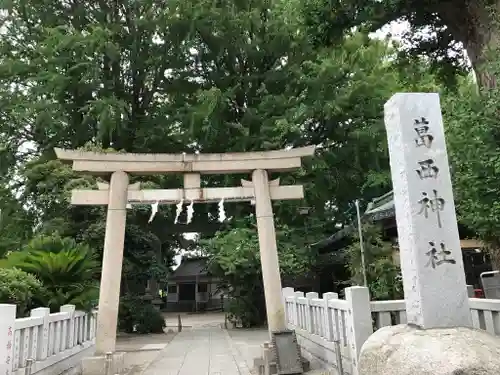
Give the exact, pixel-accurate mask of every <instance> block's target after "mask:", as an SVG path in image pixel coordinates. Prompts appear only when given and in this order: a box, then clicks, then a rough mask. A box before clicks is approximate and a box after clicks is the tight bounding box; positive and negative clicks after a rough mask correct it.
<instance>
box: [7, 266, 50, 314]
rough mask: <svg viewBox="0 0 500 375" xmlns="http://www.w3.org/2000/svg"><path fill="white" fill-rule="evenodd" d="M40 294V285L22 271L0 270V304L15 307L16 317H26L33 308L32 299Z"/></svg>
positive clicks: (34, 278) (31, 276)
mask: <svg viewBox="0 0 500 375" xmlns="http://www.w3.org/2000/svg"><path fill="white" fill-rule="evenodd" d="M41 293H42V284H41V283H40V282H39V281H38V280H37V279H36V277H35V276H33V275H30V274H29V273H26V272H24V271H22V270H19V269H16V268H11V269H5V268H0V303H11V304H15V305H17V314H18V316H26V315H27V314H28V311H29V310H30V309H31V308H32V307H34V306H33V297H34V296H35V295H39V294H41Z"/></svg>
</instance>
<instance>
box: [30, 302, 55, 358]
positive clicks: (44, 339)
mask: <svg viewBox="0 0 500 375" xmlns="http://www.w3.org/2000/svg"><path fill="white" fill-rule="evenodd" d="M30 315H31V316H32V317H43V324H42V325H41V326H40V327H39V331H38V348H37V350H36V360H37V361H43V360H44V359H45V358H47V356H48V353H49V315H50V309H49V308H48V307H39V308H37V309H33V310H31V314H30Z"/></svg>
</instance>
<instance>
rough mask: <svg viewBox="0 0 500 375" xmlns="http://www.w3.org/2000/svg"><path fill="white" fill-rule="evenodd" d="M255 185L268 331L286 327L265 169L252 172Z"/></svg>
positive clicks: (271, 208)
mask: <svg viewBox="0 0 500 375" xmlns="http://www.w3.org/2000/svg"><path fill="white" fill-rule="evenodd" d="M252 182H253V186H254V189H255V214H256V218H257V231H258V234H259V249H260V261H261V267H262V278H263V280H264V294H265V299H266V309H267V319H268V322H267V324H268V328H269V332H270V333H271V332H273V331H283V330H285V329H286V320H285V309H284V306H283V301H282V296H281V275H280V266H279V260H278V248H277V246H276V232H275V228H274V215H273V207H272V204H271V196H270V192H269V178H268V176H267V171H265V170H262V169H257V170H255V171H254V172H253V174H252Z"/></svg>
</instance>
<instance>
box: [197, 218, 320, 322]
mask: <svg viewBox="0 0 500 375" xmlns="http://www.w3.org/2000/svg"><path fill="white" fill-rule="evenodd" d="M276 238H277V242H278V255H279V261H280V271H281V274H282V277H287V278H291V279H293V278H294V277H296V276H300V275H304V274H305V273H307V272H308V271H309V270H310V269H311V266H312V264H313V263H314V255H313V252H312V251H311V250H310V249H307V248H306V247H304V243H303V241H301V240H300V238H298V236H297V235H296V234H295V233H294V232H293V231H292V230H290V228H288V227H286V226H280V227H278V229H277V230H276ZM201 246H203V248H204V250H205V251H206V253H207V254H208V255H209V256H210V258H211V263H210V272H211V273H212V274H213V275H214V276H215V277H217V278H219V279H220V281H221V284H220V285H219V287H220V288H223V289H224V290H225V291H227V292H229V295H230V296H231V297H233V299H232V301H231V305H230V307H229V312H230V319H232V320H235V321H240V322H241V323H242V324H243V326H244V327H252V326H256V325H260V324H262V323H263V322H264V321H265V317H266V314H265V301H264V290H263V284H262V272H261V265H260V255H259V242H258V238H257V231H256V228H255V221H254V220H253V219H251V218H249V219H247V220H245V221H243V222H240V224H239V225H238V226H236V227H235V228H234V229H231V230H228V231H221V232H218V233H217V234H216V235H215V236H214V237H212V238H210V239H208V240H205V241H202V244H201Z"/></svg>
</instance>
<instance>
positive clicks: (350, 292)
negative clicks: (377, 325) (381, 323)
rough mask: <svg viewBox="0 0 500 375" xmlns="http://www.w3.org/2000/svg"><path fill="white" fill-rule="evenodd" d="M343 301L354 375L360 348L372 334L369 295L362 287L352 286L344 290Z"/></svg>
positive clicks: (354, 374) (356, 372)
mask: <svg viewBox="0 0 500 375" xmlns="http://www.w3.org/2000/svg"><path fill="white" fill-rule="evenodd" d="M345 299H346V301H347V303H348V304H349V314H348V319H349V321H348V324H349V327H350V332H348V336H349V338H348V339H349V344H350V347H351V361H352V365H353V375H356V374H358V358H359V353H360V351H361V346H362V345H363V344H364V342H365V341H366V340H367V339H368V337H369V336H370V335H371V334H372V333H373V325H372V314H371V306H370V293H369V291H368V288H366V287H364V286H353V287H350V288H346V289H345Z"/></svg>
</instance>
